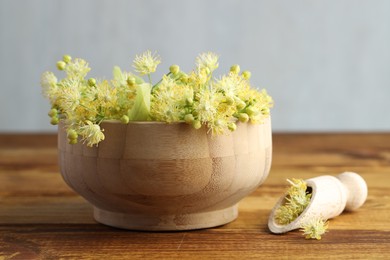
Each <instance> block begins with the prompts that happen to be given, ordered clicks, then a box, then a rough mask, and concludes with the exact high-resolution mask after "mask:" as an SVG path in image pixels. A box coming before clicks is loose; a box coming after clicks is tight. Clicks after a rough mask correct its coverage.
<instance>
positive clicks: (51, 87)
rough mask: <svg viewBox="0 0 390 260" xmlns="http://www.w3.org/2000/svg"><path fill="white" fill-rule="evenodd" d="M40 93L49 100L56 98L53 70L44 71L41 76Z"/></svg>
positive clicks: (55, 81)
mask: <svg viewBox="0 0 390 260" xmlns="http://www.w3.org/2000/svg"><path fill="white" fill-rule="evenodd" d="M41 86H42V94H43V96H44V97H45V98H48V99H50V100H55V99H56V93H57V78H56V76H55V75H54V74H53V72H50V71H46V72H44V73H43V74H42V76H41Z"/></svg>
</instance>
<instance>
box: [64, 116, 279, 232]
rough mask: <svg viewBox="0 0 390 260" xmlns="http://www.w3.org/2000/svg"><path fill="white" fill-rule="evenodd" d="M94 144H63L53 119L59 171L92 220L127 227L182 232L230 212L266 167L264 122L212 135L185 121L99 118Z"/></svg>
mask: <svg viewBox="0 0 390 260" xmlns="http://www.w3.org/2000/svg"><path fill="white" fill-rule="evenodd" d="M101 127H102V128H103V129H104V134H105V140H104V141H102V142H101V143H99V146H97V147H96V146H94V147H87V146H86V145H85V144H83V143H82V142H79V143H77V144H75V145H70V144H68V143H67V135H66V131H65V130H64V126H63V125H62V124H60V125H59V127H58V128H59V135H58V146H59V158H60V169H61V173H62V175H63V177H64V180H65V181H66V183H68V185H69V186H70V187H72V189H73V190H75V191H76V192H77V193H78V194H80V195H81V196H83V197H84V198H85V199H86V200H88V201H89V202H90V203H91V204H92V205H93V206H94V217H95V219H96V220H97V221H98V222H101V223H103V224H107V225H110V226H114V227H120V228H127V229H135V230H165V231H169V230H171V231H172V230H190V229H199V228H207V227H215V226H220V225H223V224H226V223H229V222H231V221H233V220H234V219H236V218H237V215H238V205H237V203H238V202H239V201H240V200H241V199H242V198H244V197H245V196H247V195H248V194H250V193H251V192H253V191H254V190H255V189H256V188H257V187H258V186H259V185H260V184H262V183H263V182H264V180H265V179H266V177H267V176H268V173H269V170H270V167H271V155H272V136H271V124H270V120H269V119H267V120H265V123H264V124H256V125H255V124H242V123H239V124H237V130H236V131H234V132H229V133H227V134H225V135H220V136H212V135H211V133H208V132H207V131H208V130H207V129H206V128H204V127H202V128H201V129H199V130H195V129H194V128H193V127H191V126H189V125H188V124H185V123H176V124H165V123H156V122H134V123H129V124H121V123H120V122H103V123H102V124H101Z"/></svg>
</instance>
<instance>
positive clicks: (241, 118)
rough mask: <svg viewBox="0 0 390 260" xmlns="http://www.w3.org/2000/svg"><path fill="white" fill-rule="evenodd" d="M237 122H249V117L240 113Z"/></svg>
mask: <svg viewBox="0 0 390 260" xmlns="http://www.w3.org/2000/svg"><path fill="white" fill-rule="evenodd" d="M238 120H239V121H240V122H241V123H246V122H248V121H249V116H248V114H246V113H240V114H238Z"/></svg>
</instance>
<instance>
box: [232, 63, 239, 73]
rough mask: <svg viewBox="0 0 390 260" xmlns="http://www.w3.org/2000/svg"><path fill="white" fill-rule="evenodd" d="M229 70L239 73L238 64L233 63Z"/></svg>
mask: <svg viewBox="0 0 390 260" xmlns="http://www.w3.org/2000/svg"><path fill="white" fill-rule="evenodd" d="M230 72H232V73H234V74H238V73H240V66H239V65H238V64H234V65H233V66H231V67H230Z"/></svg>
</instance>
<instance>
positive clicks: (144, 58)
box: [133, 50, 161, 76]
mask: <svg viewBox="0 0 390 260" xmlns="http://www.w3.org/2000/svg"><path fill="white" fill-rule="evenodd" d="M160 63H161V60H160V57H159V56H158V55H156V54H152V53H151V52H150V51H149V50H148V51H146V52H144V53H142V54H141V55H136V56H135V59H134V61H133V67H134V68H135V71H137V72H138V73H139V74H140V75H141V76H143V75H147V74H150V73H153V72H155V71H156V68H157V66H158V64H160Z"/></svg>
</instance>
